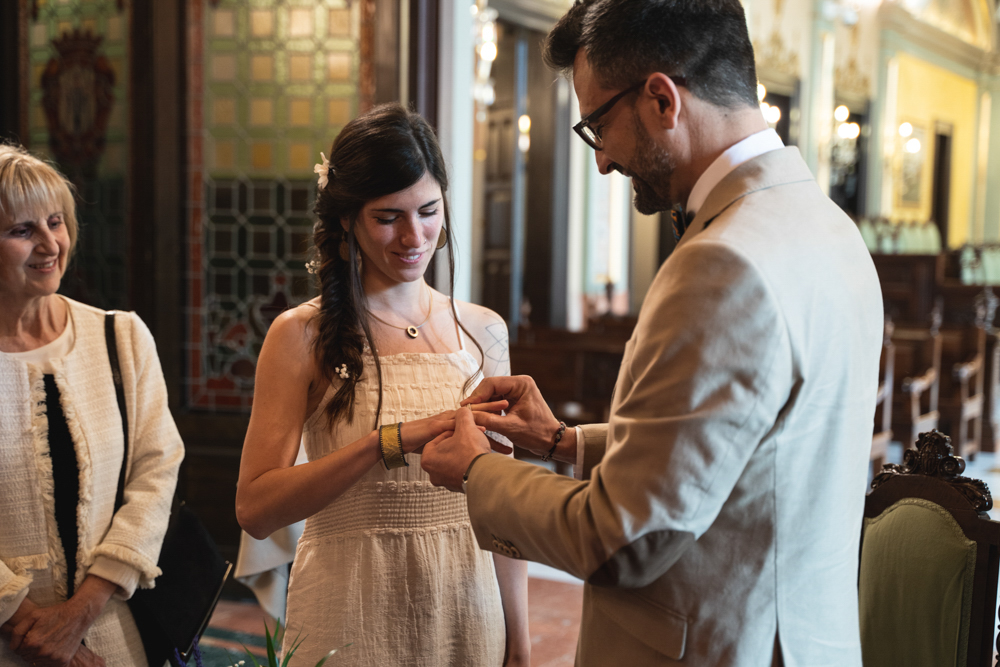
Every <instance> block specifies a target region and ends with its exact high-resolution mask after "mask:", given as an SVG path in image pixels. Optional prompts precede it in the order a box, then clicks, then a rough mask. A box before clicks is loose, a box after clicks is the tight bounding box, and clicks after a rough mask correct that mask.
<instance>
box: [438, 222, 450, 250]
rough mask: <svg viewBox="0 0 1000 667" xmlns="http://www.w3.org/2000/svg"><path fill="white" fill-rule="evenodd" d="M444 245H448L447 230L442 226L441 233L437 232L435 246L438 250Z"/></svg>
mask: <svg viewBox="0 0 1000 667" xmlns="http://www.w3.org/2000/svg"><path fill="white" fill-rule="evenodd" d="M446 245H448V231H447V230H446V229H445V228H444V227H443V226H442V227H441V233H440V234H438V242H437V246H436V247H437V249H438V250H440V249H441V248H443V247H445V246H446Z"/></svg>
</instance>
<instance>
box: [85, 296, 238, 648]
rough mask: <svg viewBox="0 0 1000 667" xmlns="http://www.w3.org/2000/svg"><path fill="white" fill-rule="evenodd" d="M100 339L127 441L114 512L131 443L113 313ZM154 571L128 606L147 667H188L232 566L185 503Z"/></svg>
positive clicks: (172, 520) (121, 499)
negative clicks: (105, 346)
mask: <svg viewBox="0 0 1000 667" xmlns="http://www.w3.org/2000/svg"><path fill="white" fill-rule="evenodd" d="M104 334H105V337H106V338H107V344H108V357H109V359H110V361H111V375H112V378H113V379H114V383H115V393H116V395H117V398H118V409H119V411H120V412H121V416H122V429H123V431H124V437H125V451H124V454H123V456H122V469H121V473H120V474H119V475H118V493H117V495H116V496H115V512H117V511H118V509H119V508H120V507H121V506H122V503H123V502H124V499H125V469H126V466H127V463H128V453H129V443H128V410H127V409H126V407H125V388H124V386H123V385H122V374H121V366H120V365H119V362H118V343H117V337H116V335H115V313H114V311H111V312H108V313H107V314H106V315H105V317H104ZM157 565H158V566H159V568H160V570H162V572H163V574H161V575H160V576H159V577H157V579H156V587H155V588H150V589H145V588H143V589H136V591H135V594H134V595H133V596H132V599H130V600H129V601H128V606H129V609H130V610H131V612H132V617H133V618H134V619H135V624H136V626H137V627H138V628H139V635H140V636H141V637H142V643H143V646H144V647H145V649H146V660H147V661H148V662H149V667H160V666H161V665H163V663H164V662H166V661H167V660H169V661H170V662H171V664H173V665H174V667H181V666H180V665H178V664H177V659H178V658H180V660H181V661H183V663H184V664H186V663H187V661H188V659H189V658H190V657H191V655H192V654H193V653H194V649H195V646H196V643H197V641H198V639H199V638H200V637H201V635H202V633H203V632H204V631H205V628H206V627H207V626H208V621H209V619H210V618H211V616H212V612H213V611H214V610H215V605H216V604H217V603H218V602H219V596H220V595H221V594H222V587H223V585H224V584H225V583H226V579H227V578H228V577H229V572H230V571H231V570H232V568H233V566H232V564H231V563H230V562H229V561H227V560H226V559H224V558H223V557H222V555H221V554H220V553H219V550H218V548H217V547H216V546H215V542H214V541H213V540H212V537H211V535H209V533H208V531H207V530H206V529H205V526H204V525H202V523H201V521H200V520H199V519H198V517H197V516H196V515H195V513H194V512H193V511H191V508H189V507H187V506H186V505H184V504H183V503H181V504H180V505H178V506H176V507H175V508H174V509H173V511H171V513H170V522H169V524H168V526H167V533H166V535H165V536H164V538H163V547H162V549H161V550H160V560H159V563H157Z"/></svg>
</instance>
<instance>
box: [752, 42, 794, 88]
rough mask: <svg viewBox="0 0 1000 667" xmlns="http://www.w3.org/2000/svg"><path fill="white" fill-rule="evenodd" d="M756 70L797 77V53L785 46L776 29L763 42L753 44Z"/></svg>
mask: <svg viewBox="0 0 1000 667" xmlns="http://www.w3.org/2000/svg"><path fill="white" fill-rule="evenodd" d="M753 50H754V54H755V56H756V59H757V69H758V71H764V72H777V73H781V74H788V75H790V76H793V77H795V78H799V76H800V71H799V54H797V53H795V52H794V51H793V50H792V49H791V48H789V47H787V46H785V40H784V38H783V37H782V36H781V33H780V32H778V30H774V31H773V32H772V33H771V37H770V38H769V39H768V40H767V41H766V42H765V43H763V44H761V43H759V42H758V43H757V44H754V45H753Z"/></svg>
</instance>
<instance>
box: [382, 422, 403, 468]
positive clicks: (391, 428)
mask: <svg viewBox="0 0 1000 667" xmlns="http://www.w3.org/2000/svg"><path fill="white" fill-rule="evenodd" d="M402 428H403V423H402V422H400V423H398V424H386V425H385V426H380V427H379V429H378V448H379V451H380V452H382V463H383V464H385V468H386V470H392V469H393V468H406V467H409V465H410V464H409V463H407V462H406V456H404V455H403V433H402Z"/></svg>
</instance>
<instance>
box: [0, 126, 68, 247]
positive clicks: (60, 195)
mask: <svg viewBox="0 0 1000 667" xmlns="http://www.w3.org/2000/svg"><path fill="white" fill-rule="evenodd" d="M72 188H73V186H72V185H71V184H70V183H69V181H67V180H66V177H64V176H63V175H62V174H60V173H59V172H58V171H56V169H55V168H54V167H52V166H51V165H49V164H48V163H46V162H43V161H42V160H39V159H38V158H36V157H35V156H34V155H32V154H31V153H29V152H28V151H26V150H25V149H23V148H21V147H19V146H8V145H3V144H0V217H2V218H3V219H4V220H5V221H7V222H10V221H12V220H16V219H17V218H18V217H19V216H22V215H34V214H36V213H38V212H39V211H46V209H50V208H51V207H52V205H53V204H57V205H58V206H60V207H61V208H62V213H63V220H64V222H65V225H66V231H67V232H68V233H69V252H70V254H73V249H74V248H76V239H77V235H78V231H79V226H78V225H77V222H76V201H75V200H74V199H73V189H72Z"/></svg>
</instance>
